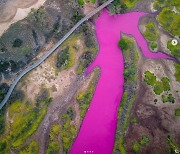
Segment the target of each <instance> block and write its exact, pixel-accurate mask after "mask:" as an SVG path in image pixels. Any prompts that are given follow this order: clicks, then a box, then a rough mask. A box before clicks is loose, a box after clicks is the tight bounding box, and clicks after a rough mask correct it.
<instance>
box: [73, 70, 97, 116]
mask: <svg viewBox="0 0 180 154" xmlns="http://www.w3.org/2000/svg"><path fill="white" fill-rule="evenodd" d="M98 78H99V73H98V71H97V70H96V71H95V75H94V77H93V79H92V80H91V81H90V83H89V85H88V87H87V89H86V90H85V91H82V92H78V94H77V98H76V99H77V102H78V104H79V108H80V116H81V118H82V119H83V118H84V116H85V114H86V112H87V109H88V108H89V105H90V102H91V100H92V98H93V94H94V90H95V87H96V84H97V81H98Z"/></svg>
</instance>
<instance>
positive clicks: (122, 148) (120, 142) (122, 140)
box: [114, 135, 127, 154]
mask: <svg viewBox="0 0 180 154" xmlns="http://www.w3.org/2000/svg"><path fill="white" fill-rule="evenodd" d="M124 143H125V137H124V135H121V136H120V138H119V140H116V142H115V145H114V151H117V152H118V153H119V152H121V154H126V153H127V151H126V147H125V146H124Z"/></svg>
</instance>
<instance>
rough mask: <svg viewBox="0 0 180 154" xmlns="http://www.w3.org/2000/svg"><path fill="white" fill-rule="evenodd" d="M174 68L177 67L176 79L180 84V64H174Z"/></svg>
mask: <svg viewBox="0 0 180 154" xmlns="http://www.w3.org/2000/svg"><path fill="white" fill-rule="evenodd" d="M174 67H175V74H174V76H175V78H176V81H178V82H180V65H179V64H176V63H175V64H174Z"/></svg>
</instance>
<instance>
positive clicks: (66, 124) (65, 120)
mask: <svg viewBox="0 0 180 154" xmlns="http://www.w3.org/2000/svg"><path fill="white" fill-rule="evenodd" d="M71 121H72V120H71V117H70V115H69V114H68V113H64V114H63V115H62V127H61V138H62V145H63V151H64V152H66V153H67V152H68V151H69V149H70V147H71V145H72V143H73V140H74V138H75V137H76V135H77V129H76V127H75V125H73V124H71Z"/></svg>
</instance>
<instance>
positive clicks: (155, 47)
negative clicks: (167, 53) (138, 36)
mask: <svg viewBox="0 0 180 154" xmlns="http://www.w3.org/2000/svg"><path fill="white" fill-rule="evenodd" d="M157 47H158V45H157V43H156V42H152V43H151V44H150V49H151V50H155V49H157Z"/></svg>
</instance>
